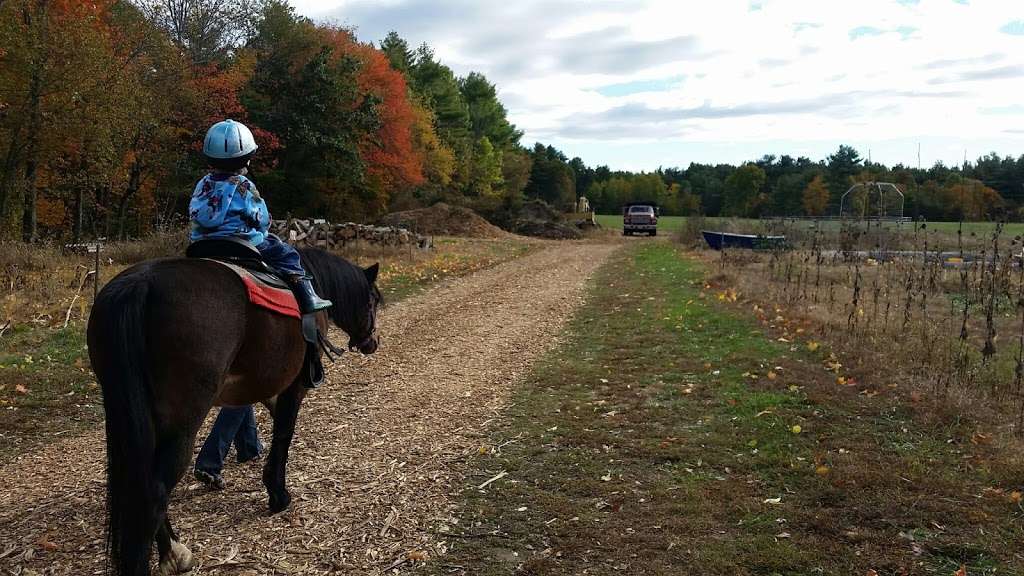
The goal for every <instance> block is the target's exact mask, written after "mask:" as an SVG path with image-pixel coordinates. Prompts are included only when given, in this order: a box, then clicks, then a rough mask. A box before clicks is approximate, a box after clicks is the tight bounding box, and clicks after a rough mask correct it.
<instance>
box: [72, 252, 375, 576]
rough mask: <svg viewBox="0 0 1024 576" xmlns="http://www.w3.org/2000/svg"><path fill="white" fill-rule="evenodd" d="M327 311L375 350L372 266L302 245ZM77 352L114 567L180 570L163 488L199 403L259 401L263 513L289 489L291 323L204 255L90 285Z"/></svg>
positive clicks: (294, 383) (297, 394) (296, 383)
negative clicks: (91, 375) (101, 469)
mask: <svg viewBox="0 0 1024 576" xmlns="http://www.w3.org/2000/svg"><path fill="white" fill-rule="evenodd" d="M301 254H302V260H303V264H304V265H305V266H306V269H307V270H308V271H309V272H311V273H312V274H313V276H314V277H315V278H316V280H315V285H316V288H317V292H318V293H319V294H321V295H322V296H324V297H326V298H329V299H331V300H332V301H334V307H333V308H331V309H329V310H326V311H325V313H321V314H320V317H319V318H318V322H319V324H320V328H321V330H325V329H326V327H327V320H328V318H329V319H330V320H331V321H332V322H333V323H334V324H335V325H336V326H338V327H339V328H341V329H342V330H344V331H345V332H346V333H347V334H348V335H349V348H350V349H354V350H358V351H360V352H362V353H363V354H372V353H373V352H375V351H376V350H377V336H376V318H377V308H378V306H379V304H380V301H381V296H380V291H379V290H378V289H377V288H376V286H375V281H376V278H377V270H378V267H377V265H376V264H375V265H373V266H371V267H370V268H368V269H365V270H364V269H362V268H360V267H358V266H355V265H354V264H351V263H349V262H348V261H346V260H344V259H342V258H339V257H337V256H334V255H331V254H328V253H326V252H323V251H321V250H315V249H314V250H302V251H301ZM88 342H89V358H90V359H91V361H92V367H93V370H94V371H95V372H96V378H97V380H98V381H99V383H100V386H101V387H102V389H103V408H104V411H105V413H106V432H107V508H108V510H107V512H108V533H107V548H108V554H109V559H110V565H111V566H112V568H113V571H114V573H115V574H117V575H121V576H137V575H146V574H149V573H150V554H151V551H152V546H153V541H154V540H156V544H157V549H158V551H159V556H160V560H159V567H158V570H157V573H158V574H161V575H164V574H174V573H178V572H184V571H186V570H188V569H190V568H191V567H192V565H193V562H192V554H191V553H190V552H189V550H188V549H187V548H186V547H185V546H183V545H182V544H180V543H179V542H178V539H177V537H176V536H175V534H174V531H173V530H172V528H171V522H170V520H169V518H168V517H167V503H168V498H169V497H170V494H171V491H173V490H174V486H175V485H176V484H177V483H178V481H179V480H180V479H181V476H182V474H184V472H185V470H186V468H187V467H188V465H189V462H190V460H191V458H192V447H193V445H194V444H195V438H196V433H197V432H198V430H199V427H200V426H201V425H202V423H203V420H204V419H205V418H206V415H207V413H208V412H209V411H210V409H211V407H213V406H218V405H223V406H241V405H247V404H253V403H256V402H263V403H265V404H266V405H267V406H268V408H270V410H271V413H272V414H273V417H274V432H273V442H272V444H271V448H270V453H269V455H268V456H267V460H266V463H265V465H264V468H263V483H264V485H265V486H266V487H267V493H268V494H269V496H270V511H271V513H276V512H280V511H281V510H284V509H285V508H286V507H287V506H288V504H289V502H290V501H291V496H290V495H289V494H288V490H287V489H286V487H285V463H286V461H287V460H288V447H289V445H290V444H291V440H292V435H293V434H294V431H295V421H296V418H297V416H298V412H299V406H300V404H301V403H302V399H303V397H304V396H305V392H306V389H305V387H304V386H303V385H302V382H303V376H304V372H305V370H306V369H305V367H304V364H305V362H304V361H303V358H304V354H305V346H306V344H305V342H304V341H303V338H302V334H301V326H300V322H299V321H298V320H297V319H295V318H291V317H288V316H284V315H280V314H276V313H274V312H271V311H268V310H265V309H263V308H259V307H256V306H254V305H253V304H250V303H249V300H248V298H247V295H246V290H245V287H244V286H243V284H242V283H241V282H240V281H239V280H238V278H237V277H236V276H235V274H234V272H232V271H230V270H229V269H227V268H226V267H224V266H221V265H220V264H217V263H216V262H210V261H208V260H198V259H187V258H179V259H168V260H154V261H150V262H145V263H142V264H139V265H137V266H134V267H132V268H130V269H128V270H125V271H124V272H122V273H121V274H119V275H118V276H117V277H116V278H114V279H113V280H111V281H110V282H109V283H108V284H107V285H106V286H105V287H104V288H103V290H102V291H101V292H100V293H99V296H98V297H97V299H96V303H95V305H94V306H93V310H92V314H91V315H90V317H89V328H88Z"/></svg>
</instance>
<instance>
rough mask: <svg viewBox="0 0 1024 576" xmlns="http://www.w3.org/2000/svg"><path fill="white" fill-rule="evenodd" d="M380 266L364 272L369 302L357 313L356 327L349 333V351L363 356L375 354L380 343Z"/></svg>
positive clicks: (376, 265)
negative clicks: (378, 332)
mask: <svg viewBox="0 0 1024 576" xmlns="http://www.w3.org/2000/svg"><path fill="white" fill-rule="evenodd" d="M378 271H380V266H379V265H378V264H374V265H373V266H370V267H369V268H366V269H364V270H363V275H364V276H366V282H367V285H368V287H369V291H368V292H369V293H368V296H369V298H368V300H367V302H366V303H365V305H364V306H363V307H362V310H361V311H360V310H357V311H356V322H355V324H356V326H353V329H352V330H345V331H346V332H348V335H349V339H348V349H349V350H352V351H353V352H355V351H359V352H361V353H363V354H373V353H374V352H376V351H377V346H378V344H379V342H380V340H379V337H378V335H377V310H378V309H379V308H380V304H381V295H380V289H378V288H377V272H378Z"/></svg>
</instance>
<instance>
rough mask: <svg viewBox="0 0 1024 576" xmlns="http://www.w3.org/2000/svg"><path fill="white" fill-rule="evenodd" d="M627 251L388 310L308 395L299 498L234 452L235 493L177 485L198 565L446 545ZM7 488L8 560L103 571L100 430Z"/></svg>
mask: <svg viewBox="0 0 1024 576" xmlns="http://www.w3.org/2000/svg"><path fill="white" fill-rule="evenodd" d="M614 248H615V246H614V245H597V244H568V243H564V244H558V245H555V246H552V247H551V248H548V249H545V250H543V251H541V252H538V253H536V254H532V255H530V256H527V257H524V258H520V259H518V260H515V261H512V262H508V263H505V264H502V265H500V266H498V267H495V268H493V269H490V270H486V271H483V272H480V273H477V274H474V275H472V276H468V277H465V278H461V279H458V280H455V281H452V282H451V283H449V284H445V285H442V286H440V287H437V288H435V289H433V290H431V291H429V292H427V293H426V294H424V295H422V296H419V297H415V298H411V299H409V300H406V301H403V302H400V303H398V304H395V305H394V306H391V307H389V308H388V309H387V310H386V311H385V312H384V313H383V314H382V319H381V323H382V345H381V351H380V352H379V353H378V354H377V355H375V356H372V357H358V356H356V355H349V354H346V355H345V357H344V359H343V360H342V361H341V362H340V363H339V365H338V366H337V367H336V368H335V369H334V370H332V371H331V372H330V374H329V377H328V382H327V384H325V385H324V387H323V388H321V389H320V390H317V391H316V392H314V393H312V394H311V395H310V396H309V397H308V398H307V400H306V403H305V405H304V408H303V412H302V413H301V414H300V417H299V431H298V433H297V435H296V439H295V442H294V444H293V445H292V452H291V461H290V464H289V470H288V473H289V477H288V485H289V488H290V489H291V492H292V496H293V497H294V500H293V503H292V506H291V508H290V509H289V510H288V511H286V512H285V513H283V514H280V515H278V516H275V517H268V516H266V501H265V500H266V494H265V492H264V490H263V486H262V484H261V483H260V480H259V476H260V469H259V465H258V464H255V465H254V464H245V465H237V464H233V463H229V464H228V466H227V468H226V470H225V477H226V478H227V479H228V482H229V485H228V488H227V489H226V490H225V491H223V492H210V491H207V490H206V489H204V488H202V487H200V486H198V485H197V484H195V483H194V482H191V481H190V480H191V476H188V477H186V480H185V482H184V483H182V484H180V485H179V486H178V488H177V490H176V491H175V493H174V496H173V498H172V502H173V503H172V506H171V514H172V516H171V517H172V520H173V521H174V522H175V528H176V529H177V532H178V534H179V535H180V536H181V538H182V540H183V542H184V543H185V544H186V545H188V546H189V547H190V548H191V549H192V552H193V553H194V554H195V557H196V559H197V560H198V561H199V562H200V565H199V566H198V567H197V570H198V573H200V574H246V575H255V574H327V573H338V572H342V573H378V572H381V571H384V570H386V569H387V568H389V567H392V566H402V565H408V563H410V562H412V558H419V557H421V555H422V553H424V552H425V553H426V555H427V556H429V557H436V556H437V555H438V554H439V553H442V552H443V551H444V549H445V536H444V531H445V530H446V528H445V526H446V522H447V521H448V520H449V519H450V511H451V506H452V504H451V498H450V495H451V494H452V493H453V490H454V488H455V486H456V483H457V481H458V480H459V478H460V473H461V470H462V469H463V465H462V463H463V462H464V461H465V460H466V458H467V457H470V456H472V455H473V454H474V453H475V452H476V451H477V450H479V449H480V446H481V442H483V440H482V431H483V430H484V429H485V428H486V426H487V424H488V421H489V420H490V419H491V418H492V417H493V414H494V413H495V411H497V410H499V409H500V408H501V407H502V406H503V405H504V404H505V403H506V401H507V399H508V397H509V393H510V391H511V389H512V387H513V384H514V383H515V382H516V380H517V379H518V378H519V377H521V376H522V375H523V374H524V372H525V371H526V370H527V369H528V368H529V367H530V365H531V363H532V362H533V361H534V360H535V359H536V358H537V357H538V356H539V355H540V354H542V353H543V352H544V351H545V350H547V349H549V348H550V347H551V346H552V345H553V343H554V342H556V341H557V337H558V335H559V334H560V333H561V330H562V327H563V325H564V323H565V320H566V319H567V317H568V316H569V315H570V313H571V312H572V311H573V310H574V309H575V308H576V307H577V306H578V305H579V303H580V302H581V300H582V297H583V288H584V285H585V281H586V279H587V278H588V277H589V276H590V274H591V273H592V272H593V271H594V270H595V269H596V268H597V267H598V266H599V265H600V264H601V263H602V262H604V261H605V260H606V258H607V257H608V255H609V254H610V253H611V252H612V250H614ZM258 418H259V420H260V421H261V437H262V438H264V439H266V438H267V437H268V428H269V427H268V426H267V424H269V422H268V421H267V418H266V415H265V414H260V415H259V416H258ZM495 472H497V471H495ZM0 486H2V489H0V572H3V573H8V572H9V573H12V574H19V573H20V574H39V573H42V574H76V575H82V574H93V573H98V572H100V571H101V569H102V566H103V564H102V562H103V556H102V538H103V516H102V512H103V434H102V431H96V432H95V433H91V434H87V435H85V436H82V437H78V438H74V439H69V440H67V441H65V442H63V443H57V444H54V445H51V446H50V447H49V448H48V449H47V450H45V451H44V452H42V453H38V454H31V455H24V456H22V457H20V458H18V459H17V460H15V461H14V462H10V463H6V464H5V465H4V466H3V467H2V468H0Z"/></svg>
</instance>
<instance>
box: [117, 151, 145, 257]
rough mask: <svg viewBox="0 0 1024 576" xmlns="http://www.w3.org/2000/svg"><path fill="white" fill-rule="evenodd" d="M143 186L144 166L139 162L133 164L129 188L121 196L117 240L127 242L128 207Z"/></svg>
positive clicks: (118, 209)
mask: <svg viewBox="0 0 1024 576" xmlns="http://www.w3.org/2000/svg"><path fill="white" fill-rule="evenodd" d="M141 185H142V164H140V163H139V162H138V161H137V160H136V161H135V162H132V168H131V172H130V173H129V176H128V186H127V188H125V190H124V194H123V195H121V203H120V205H119V206H118V207H117V238H118V239H119V240H121V241H124V240H127V239H128V238H127V235H128V231H127V227H126V225H127V219H128V205H129V204H130V203H131V201H132V198H134V197H135V194H136V193H137V192H138V191H139V187H140V186H141Z"/></svg>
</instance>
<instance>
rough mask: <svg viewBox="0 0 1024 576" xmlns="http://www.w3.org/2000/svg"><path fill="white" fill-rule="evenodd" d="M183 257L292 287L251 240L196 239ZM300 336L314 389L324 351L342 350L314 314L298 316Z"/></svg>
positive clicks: (321, 370) (308, 382)
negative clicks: (230, 268)
mask: <svg viewBox="0 0 1024 576" xmlns="http://www.w3.org/2000/svg"><path fill="white" fill-rule="evenodd" d="M185 257H186V258H204V259H207V260H216V261H218V262H224V263H227V264H232V265H234V266H237V267H239V268H243V269H244V270H245V271H246V272H248V273H249V275H250V276H251V277H252V278H253V279H255V280H257V281H259V282H261V283H263V284H266V285H267V286H270V287H272V288H279V289H285V290H289V291H291V290H292V286H291V285H290V284H289V283H288V282H286V281H285V280H284V275H283V274H281V273H280V272H279V271H278V270H276V269H275V268H274V267H273V266H271V265H269V264H267V263H266V262H264V261H263V257H262V255H261V254H260V251H259V250H257V249H256V247H255V246H253V245H252V243H251V242H247V241H245V240H242V239H241V238H209V239H205V240H197V241H195V242H192V243H191V244H189V246H188V248H187V249H186V250H185ZM302 338H303V339H304V340H305V341H306V359H305V363H306V367H307V371H306V373H307V376H306V382H305V385H306V387H307V388H316V387H318V386H320V384H322V383H323V381H324V366H323V362H322V361H321V359H320V355H321V352H323V353H325V354H326V356H327V358H328V359H329V360H331V361H332V362H333V361H334V360H335V358H336V357H337V356H340V355H341V354H342V353H343V352H344V350H342V349H340V348H337V347H335V346H334V345H333V344H331V342H330V341H329V340H328V339H327V337H326V335H324V334H323V333H322V332H321V331H320V328H319V326H318V325H317V315H316V314H304V315H303V316H302Z"/></svg>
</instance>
